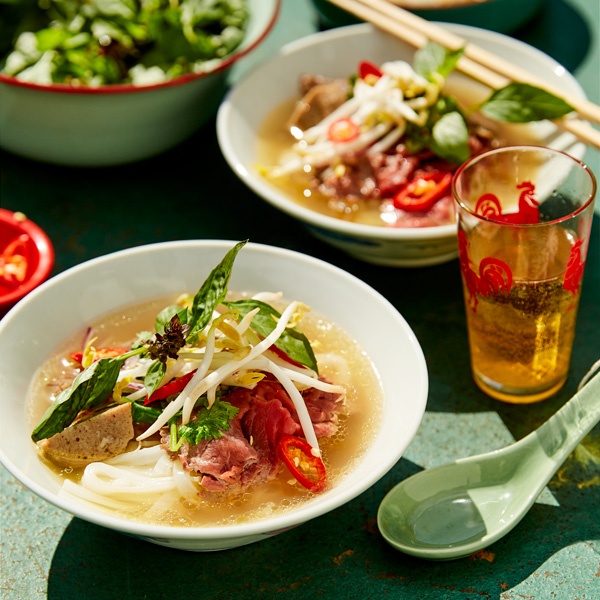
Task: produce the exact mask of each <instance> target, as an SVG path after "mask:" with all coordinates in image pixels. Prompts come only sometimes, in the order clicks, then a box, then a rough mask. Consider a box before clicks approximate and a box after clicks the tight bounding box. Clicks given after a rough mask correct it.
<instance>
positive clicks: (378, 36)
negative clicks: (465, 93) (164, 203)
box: [217, 23, 585, 267]
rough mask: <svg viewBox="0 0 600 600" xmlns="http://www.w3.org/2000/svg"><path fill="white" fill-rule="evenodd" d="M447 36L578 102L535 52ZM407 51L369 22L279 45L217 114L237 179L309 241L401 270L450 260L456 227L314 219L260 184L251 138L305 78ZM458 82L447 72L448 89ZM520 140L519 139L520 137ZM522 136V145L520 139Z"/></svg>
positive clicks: (534, 135) (544, 139)
mask: <svg viewBox="0 0 600 600" xmlns="http://www.w3.org/2000/svg"><path fill="white" fill-rule="evenodd" d="M442 25H443V26H444V27H445V28H447V29H448V30H449V31H451V32H453V33H455V34H457V35H458V36H460V37H462V38H464V39H466V40H467V41H470V42H473V43H475V44H477V45H479V46H481V47H483V48H485V49H486V50H488V51H490V52H493V53H495V54H498V55H499V56H502V57H503V58H505V59H506V60H509V61H511V62H513V63H516V64H518V65H519V66H521V67H522V68H524V69H526V70H528V71H530V72H532V73H535V74H536V75H537V76H539V77H540V78H542V79H544V80H547V81H548V82H549V83H552V84H554V86H555V87H558V88H561V89H563V90H564V91H565V92H566V93H571V94H573V95H576V96H581V97H583V96H584V95H585V94H584V92H583V90H582V88H581V86H580V85H579V84H578V83H577V81H576V80H575V78H574V77H573V76H572V75H571V74H570V73H568V72H567V71H566V70H565V69H564V68H563V67H562V66H561V65H559V64H558V63H557V62H556V61H554V60H553V59H552V58H550V57H549V56H547V55H546V54H544V53H542V52H541V51H539V50H537V49H535V48H532V47H531V46H529V45H527V44H524V43H522V42H519V41H517V40H514V39H512V38H510V37H508V36H505V35H503V34H499V33H494V32H491V31H487V30H483V29H478V28H474V27H468V26H463V25H454V24H442ZM413 56H414V49H413V48H412V47H409V46H408V45H407V44H405V43H404V42H402V41H400V40H398V39H397V38H395V37H393V36H391V35H389V34H387V33H385V32H383V31H380V30H378V29H377V28H375V27H374V26H372V25H370V24H367V23H365V24H360V25H351V26H348V27H340V28H338V29H332V30H329V31H325V32H322V33H316V34H313V35H311V36H308V37H306V38H303V39H300V40H297V41H295V42H292V43H290V44H288V45H286V46H284V47H283V48H282V49H281V50H280V52H279V53H278V54H277V55H276V56H275V57H274V58H272V59H271V60H269V61H268V62H266V63H264V64H263V65H262V66H260V67H258V68H257V69H255V70H254V71H253V72H252V73H250V74H249V75H247V76H246V77H245V78H244V79H243V80H242V81H241V82H240V83H238V84H237V85H236V86H235V88H234V89H233V90H232V91H231V92H230V93H229V94H228V95H227V96H226V98H225V100H224V101H223V103H222V104H221V107H220V108H219V112H218V115H217V134H218V140H219V144H220V147H221V150H222V152H223V155H224V156H225V159H226V160H227V161H228V163H229V165H230V166H231V168H232V169H233V171H234V172H235V173H236V175H237V176H238V177H239V178H240V179H241V180H242V181H243V182H244V183H245V184H246V185H247V186H248V187H249V188H250V189H251V190H253V191H254V192H255V193H256V194H257V195H258V196H260V197H261V198H263V199H264V200H266V201H267V202H269V203H270V204H272V205H273V206H274V207H276V208H278V209H279V210H281V211H283V212H284V213H286V214H288V215H291V216H292V217H294V218H296V219H298V220H300V221H302V222H303V223H304V224H305V225H306V227H307V228H308V230H309V231H310V232H311V233H312V234H314V235H315V236H316V237H318V238H320V239H322V240H323V241H325V242H327V243H329V244H331V245H332V246H335V247H337V248H339V249H341V250H343V251H345V252H347V253H349V254H351V255H352V256H354V257H356V258H359V259H361V260H364V261H368V262H372V263H377V264H382V265H390V266H401V267H419V266H426V265H433V264H439V263H443V262H446V261H449V260H451V259H453V258H455V257H456V256H457V254H458V252H457V244H456V225H455V224H450V225H440V226H437V227H422V228H394V227H384V226H381V227H380V226H375V225H362V224H358V223H354V222H350V221H343V220H340V219H336V218H334V217H330V216H327V215H323V214H319V213H318V212H316V211H313V210H310V209H308V208H305V207H303V206H301V205H300V204H298V203H296V202H295V201H294V200H293V199H291V198H290V197H289V196H288V195H287V194H285V193H283V192H281V191H280V190H278V189H277V188H276V187H275V186H274V185H273V184H272V183H270V182H269V181H268V180H267V179H265V178H264V177H263V176H262V175H261V173H260V172H259V170H258V168H257V162H258V160H257V149H258V136H259V131H260V129H261V127H262V126H263V123H264V121H265V119H266V118H267V117H268V116H269V115H271V114H272V113H273V111H274V109H275V108H276V107H279V106H280V105H282V104H283V103H284V102H287V101H290V99H293V98H295V97H297V95H298V91H297V90H298V80H299V78H300V76H301V75H303V74H305V73H314V74H320V75H324V76H325V77H332V78H334V77H338V78H340V77H341V78H345V77H348V76H349V75H351V74H352V73H355V72H356V69H357V65H358V63H359V62H360V61H361V60H369V61H371V62H373V63H375V64H381V63H383V62H385V61H389V60H405V61H407V62H412V60H413ZM461 77H463V81H464V76H462V75H460V74H457V73H453V74H451V75H450V78H449V83H450V82H454V85H457V82H460V78H461ZM511 129H512V130H513V132H512V135H513V136H514V138H515V139H514V140H511V142H514V143H531V142H532V141H533V142H534V143H537V144H539V145H547V146H551V147H554V148H558V149H560V150H564V151H567V152H569V153H570V154H573V155H574V156H576V157H578V158H581V157H582V156H583V153H584V150H585V146H584V145H583V144H582V143H580V142H578V141H577V140H576V139H575V138H574V137H573V136H572V135H571V134H567V133H561V132H558V131H557V130H556V128H555V127H554V125H552V124H551V123H549V122H541V123H535V124H532V125H519V126H514V125H513V126H511ZM521 136H522V137H523V139H521ZM525 136H527V138H526V139H527V141H525Z"/></svg>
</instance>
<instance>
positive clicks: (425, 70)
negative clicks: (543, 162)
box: [407, 42, 573, 163]
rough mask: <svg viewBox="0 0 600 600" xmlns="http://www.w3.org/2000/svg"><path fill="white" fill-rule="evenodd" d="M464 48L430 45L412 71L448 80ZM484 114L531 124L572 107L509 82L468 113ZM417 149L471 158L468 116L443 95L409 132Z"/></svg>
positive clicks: (540, 91)
mask: <svg viewBox="0 0 600 600" xmlns="http://www.w3.org/2000/svg"><path fill="white" fill-rule="evenodd" d="M463 53H464V49H459V50H454V51H453V50H447V49H446V48H444V47H443V46H440V45H439V44H436V43H435V42H428V43H427V44H426V45H425V46H423V48H421V49H419V50H418V51H417V52H416V53H415V58H414V62H413V68H414V69H415V71H416V72H417V73H419V74H420V75H422V76H423V77H425V78H427V79H428V80H430V81H439V78H440V77H442V78H443V79H445V78H446V77H447V76H448V75H449V74H450V73H451V72H452V71H453V70H454V69H455V68H456V65H457V64H458V61H459V60H460V58H461V56H462V55H463ZM477 111H479V112H481V113H482V114H483V115H485V116H486V117H488V118H490V119H493V120H496V121H502V122H506V123H530V122H533V121H541V120H543V119H551V120H552V119H559V118H561V117H564V116H565V115H567V114H568V113H570V112H571V111H573V107H572V106H571V105H570V104H568V103H567V102H565V101H564V100H562V99H561V98H558V97H557V96H554V95H553V94H551V93H550V92H547V91H546V90H544V89H541V88H539V87H535V86H532V85H529V84H526V83H510V84H508V85H507V86H505V87H503V88H501V89H499V90H496V91H494V92H492V93H491V94H490V96H489V97H488V98H487V99H486V100H484V101H483V102H481V103H480V104H478V105H476V106H474V107H472V108H470V109H469V113H474V112H477ZM407 134H408V136H409V139H410V142H411V144H412V145H413V146H415V147H428V148H430V149H431V150H432V151H433V152H435V153H436V154H437V155H438V156H440V157H442V158H444V159H446V160H448V161H450V162H455V163H461V162H464V161H465V160H467V159H468V158H469V130H468V126H467V117H466V115H465V114H464V113H463V111H462V110H461V109H460V108H459V106H458V102H456V101H455V100H454V99H453V98H452V97H450V96H446V95H444V96H441V97H440V98H439V99H438V101H437V103H436V105H435V107H434V109H433V110H432V111H431V113H430V116H429V120H428V122H427V124H426V126H425V127H416V126H411V127H409V128H408V130H407Z"/></svg>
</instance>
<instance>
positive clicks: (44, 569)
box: [0, 0, 600, 600]
mask: <svg viewBox="0 0 600 600" xmlns="http://www.w3.org/2000/svg"><path fill="white" fill-rule="evenodd" d="M524 1H526V0H524ZM319 26H320V25H319V21H318V17H317V15H316V14H315V12H314V9H313V7H312V5H311V4H310V2H309V1H308V0H283V5H282V12H281V15H280V18H279V21H278V23H277V25H276V27H275V29H274V30H273V32H272V33H271V34H270V36H269V38H268V39H267V40H266V41H265V43H264V44H263V45H262V46H261V47H260V49H259V50H258V51H257V52H256V53H254V54H252V55H250V56H249V57H247V58H246V59H244V61H243V62H242V63H240V64H239V65H238V66H237V67H236V69H235V70H234V72H233V74H232V81H233V82H234V81H235V78H236V77H238V76H240V75H241V74H242V73H243V72H244V71H246V70H247V69H250V68H252V67H253V66H254V65H256V64H257V63H258V62H259V61H261V60H263V59H264V58H265V57H267V56H269V55H271V54H272V53H274V52H275V51H276V50H277V48H279V47H280V46H281V44H282V43H285V42H287V41H290V40H292V39H295V38H298V37H301V36H304V35H307V34H309V33H311V32H313V31H316V30H318V28H319ZM599 32H600V4H599V3H598V2H597V0H548V1H547V3H546V4H545V5H544V6H543V8H542V10H541V12H540V13H539V14H538V15H537V16H536V18H535V19H534V21H533V22H531V23H530V24H529V25H528V26H527V27H525V28H522V29H520V30H518V31H515V32H512V35H514V36H515V37H518V38H519V39H522V40H524V41H527V42H529V43H531V44H532V45H534V46H537V47H539V48H540V49H542V50H543V51H545V52H546V53H548V54H550V55H551V56H553V57H554V58H555V59H557V60H558V61H559V62H561V63H562V64H563V65H564V66H565V67H566V68H567V69H569V70H570V71H571V72H573V73H574V74H575V76H576V77H577V78H578V80H579V81H580V83H581V84H582V86H583V87H584V89H585V91H586V93H587V94H588V96H589V97H590V99H592V100H593V101H594V102H598V101H599V100H600V89H599V88H600V76H599V72H600V70H599V66H600V56H599V41H598V36H599ZM0 135H1V132H0ZM0 159H1V165H0V184H1V197H0V203H1V205H2V207H5V208H8V209H11V210H15V211H16V210H20V211H23V212H24V213H26V214H27V215H28V217H30V218H31V219H32V220H34V221H36V222H37V223H39V224H40V225H41V226H42V227H43V228H44V229H45V230H46V231H47V232H48V234H49V235H50V237H51V238H52V241H53V242H54V245H55V249H56V266H55V271H54V272H55V273H58V272H60V271H63V270H65V269H68V268H70V267H72V266H74V265H76V264H78V263H81V262H82V261H85V260H88V259H91V258H94V257H96V256H100V255H103V254H106V253H110V252H113V251H116V250H121V249H124V248H128V247H131V246H137V245H140V244H146V243H153V242H161V241H168V240H177V239H208V238H212V239H229V240H239V239H245V238H248V237H249V238H250V239H251V240H252V241H254V242H260V243H265V244H271V245H274V246H281V247H285V248H290V249H293V250H298V251H301V252H304V253H306V254H309V255H312V256H316V257H318V258H321V259H324V260H326V261H328V262H331V263H333V264H335V265H337V266H339V267H341V268H343V269H346V270H347V271H349V272H351V273H353V274H354V275H356V276H358V277H360V278H361V279H363V280H364V281H365V282H367V283H368V284H370V285H371V286H372V287H374V288H375V289H377V290H378V291H379V292H381V293H382V294H383V295H385V296H386V297H387V298H388V299H389V300H390V301H391V302H392V303H393V304H394V305H395V306H396V307H397V309H398V310H399V311H400V313H401V314H402V315H403V316H404V317H405V318H406V320H407V321H408V323H409V324H410V325H411V327H412V328H413V330H414V332H415V334H416V336H417V338H418V339H419V342H420V343H421V346H422V348H423V351H424V353H425V357H426V360H427V364H428V369H429V377H430V392H429V398H428V404H427V411H426V414H425V416H424V419H423V423H422V425H421V427H420V429H419V431H418V433H417V435H416V437H415V439H414V441H413V442H412V443H411V445H410V446H409V448H408V449H407V451H406V453H405V455H404V457H403V458H402V459H401V460H400V461H399V462H398V463H397V464H396V465H395V466H394V468H393V469H392V470H391V471H390V472H389V473H388V474H387V475H386V476H385V477H384V478H383V479H381V480H380V481H379V482H378V483H377V484H376V485H374V486H373V487H372V488H370V489H369V490H367V491H366V492H364V493H363V494H362V495H360V496H359V497H358V498H356V499H355V500H353V501H351V502H349V503H348V504H346V505H344V506H342V507H340V508H338V509H336V510H335V511H333V512H331V513H329V514H327V515H324V516H322V517H320V518H317V519H315V520H313V521H311V522H309V523H306V524H304V525H302V526H300V527H297V528H296V529H294V530H292V531H289V532H287V533H284V534H281V535H279V536H276V537H274V538H271V539H268V540H266V541H261V542H259V543H255V544H251V545H249V546H245V547H242V548H239V549H234V550H229V551H224V552H216V553H201V554H196V553H187V552H183V551H177V550H172V549H167V548H163V547H160V546H155V545H152V544H149V543H147V542H143V541H139V540H137V539H134V538H131V537H126V536H123V535H121V534H119V533H116V532H113V531H110V530H107V529H104V528H102V527H99V526H96V525H93V524H89V523H87V522H85V521H82V520H80V519H78V518H73V517H71V516H70V515H69V514H66V513H64V512H62V511H61V510H59V509H57V508H55V507H53V506H51V505H49V504H47V503H46V502H44V501H43V500H41V499H39V498H38V497H37V496H35V495H34V494H32V493H31V492H29V491H28V490H26V489H24V488H23V487H22V486H21V485H20V484H19V483H17V482H16V481H15V480H14V479H13V478H12V477H11V476H10V475H9V474H8V473H7V472H6V471H5V469H4V468H1V469H0V477H1V479H0V482H1V486H2V488H1V510H2V512H1V517H2V518H1V524H0V536H1V548H2V572H1V579H0V597H1V598H2V599H3V600H24V599H38V598H44V597H47V598H51V599H60V600H63V599H70V598H85V599H86V600H96V599H105V598H108V599H113V598H114V599H125V598H136V599H137V598H149V599H154V598H171V599H175V598H177V599H191V598H209V597H221V598H240V599H241V598H292V597H293V598H294V599H298V598H320V597H324V598H337V597H345V598H349V599H350V598H361V599H362V598H365V599H367V598H369V599H378V598H410V599H413V598H415V599H427V598H448V599H455V598H456V599H459V598H471V599H479V598H500V599H502V600H508V599H515V600H516V599H520V598H534V599H541V598H553V599H573V600H574V599H579V600H582V599H592V598H600V429H599V428H598V427H596V429H595V430H594V431H592V433H591V434H590V435H588V436H587V437H586V439H585V440H584V441H583V442H582V443H581V444H580V446H579V447H578V448H577V449H576V451H575V452H574V453H573V454H572V455H571V456H570V457H569V459H568V460H567V462H566V463H565V464H564V466H563V467H562V468H561V470H560V472H559V473H558V474H557V475H556V476H555V477H554V478H553V479H552V481H551V482H550V484H549V485H548V487H547V488H546V489H545V490H544V492H543V493H542V494H541V496H540V497H539V499H538V501H537V502H536V504H534V506H533V508H532V509H531V511H530V512H529V514H528V515H527V516H526V517H525V518H524V520H523V521H522V522H521V523H520V524H519V525H518V527H517V528H516V529H515V530H513V532H511V533H510V534H509V535H508V536H507V537H505V538H504V539H502V540H500V541H499V542H497V543H495V544H494V545H492V546H491V547H490V548H488V549H487V550H486V551H484V552H481V553H478V554H476V555H474V556H471V557H469V558H465V559H461V560H458V561H450V562H439V563H435V562H427V561H423V560H420V559H416V558H411V557H408V556H406V555H403V554H401V553H399V552H397V551H395V550H393V549H392V548H391V547H389V546H388V545H387V544H386V543H385V541H384V540H383V538H382V537H381V535H380V534H379V532H378V530H377V525H376V515H377V508H378V506H379V503H380V501H381V499H382V498H383V496H384V495H385V494H386V492H387V491H388V490H390V489H391V488H392V487H393V486H394V484H396V483H397V482H398V481H400V480H402V479H403V478H405V477H407V476H409V475H411V474H413V473H415V472H417V471H420V470H422V469H424V468H428V467H431V466H434V465H438V464H441V463H444V462H448V461H450V460H453V459H456V458H459V457H462V456H467V455H471V454H476V453H479V452H482V451H487V450H493V449H496V448H499V447H502V446H504V445H506V444H508V443H510V442H512V441H514V440H516V439H520V438H521V437H523V436H524V435H526V434H527V433H529V432H530V431H532V430H533V429H535V428H536V427H538V426H539V425H540V424H541V423H542V422H544V421H545V420H546V419H547V418H548V417H549V416H550V415H552V414H553V413H554V412H555V411H556V410H557V409H558V408H559V407H560V406H561V405H562V404H563V403H564V402H565V401H566V400H568V399H569V398H570V397H571V395H572V394H573V393H574V392H575V390H576V387H577V384H578V382H579V380H580V379H581V378H582V377H583V375H584V374H585V373H586V371H587V370H588V368H589V367H590V366H591V365H592V364H593V363H594V362H595V361H596V360H597V359H598V358H600V341H599V340H600V235H599V230H600V219H599V218H598V216H596V217H595V222H594V226H593V240H592V243H591V247H590V252H589V256H588V264H587V270H586V275H585V279H584V283H583V292H582V297H581V305H580V312H579V318H578V326H577V333H576V343H575V348H574V352H573V359H572V366H571V371H570V376H569V379H568V381H567V383H566V385H565V386H564V388H563V389H562V390H561V391H560V392H559V393H558V394H557V395H556V396H555V397H553V398H551V399H549V400H547V401H545V402H542V403H539V404H535V405H530V406H511V405H506V404H502V403H500V402H497V401H495V400H492V399H491V398H488V397H487V396H485V395H484V394H483V393H481V392H480V391H479V390H478V389H477V388H476V387H475V385H474V384H473V382H472V379H471V376H470V372H469V356H468V348H467V338H466V328H465V319H464V309H463V300H462V295H461V288H460V279H459V269H458V263H457V261H453V262H450V263H447V264H444V265H440V266H435V267H428V268H421V269H394V268H386V267H377V266H372V265H367V264H364V263H361V262H359V261H357V260H355V259H352V258H350V257H349V256H346V255H344V254H342V253H341V252H339V251H337V250H334V249H332V248H331V247H329V246H327V245H325V244H323V243H321V242H319V241H317V240H316V239H314V238H313V237H311V236H310V235H309V234H308V233H307V232H306V231H305V229H304V227H303V226H302V225H301V224H299V223H298V222H295V221H294V220H293V219H291V218H289V217H287V216H285V215H283V214H281V213H279V212H277V211H276V210H275V209H274V208H272V207H271V206H270V205H268V204H266V203H265V202H262V201H261V200H260V199H259V198H257V197H256V196H254V195H253V194H252V193H251V192H250V191H249V190H248V189H247V188H246V187H245V186H244V185H243V184H242V183H241V182H240V181H238V179H237V178H236V177H235V176H233V175H232V173H231V171H230V169H229V167H228V166H227V164H226V163H225V161H224V159H223V157H222V155H221V153H220V151H219V148H218V144H217V139H216V134H215V126H214V122H211V123H209V124H207V125H206V126H205V127H204V128H203V129H202V130H201V131H199V132H198V133H197V134H196V135H195V136H194V137H192V138H191V139H190V140H188V141H187V142H185V143H183V144H181V145H180V146H179V147H177V148H175V149H173V150H171V151H169V152H167V153H165V154H163V155H161V156H159V157H156V158H154V159H150V160H147V161H144V162H141V163H138V164H134V165H130V166H126V167H118V168H107V169H101V170H92V169H69V168H63V167H56V166H51V165H44V164H39V163H34V162H31V161H28V160H25V159H21V158H18V157H14V156H11V155H8V154H6V153H2V154H0ZM585 160H586V162H588V163H589V164H590V165H591V167H592V169H593V170H594V171H595V172H596V174H599V173H600V168H599V167H600V160H599V155H598V152H596V151H593V150H589V151H588V153H587V154H586V158H585ZM599 401H600V399H599Z"/></svg>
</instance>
